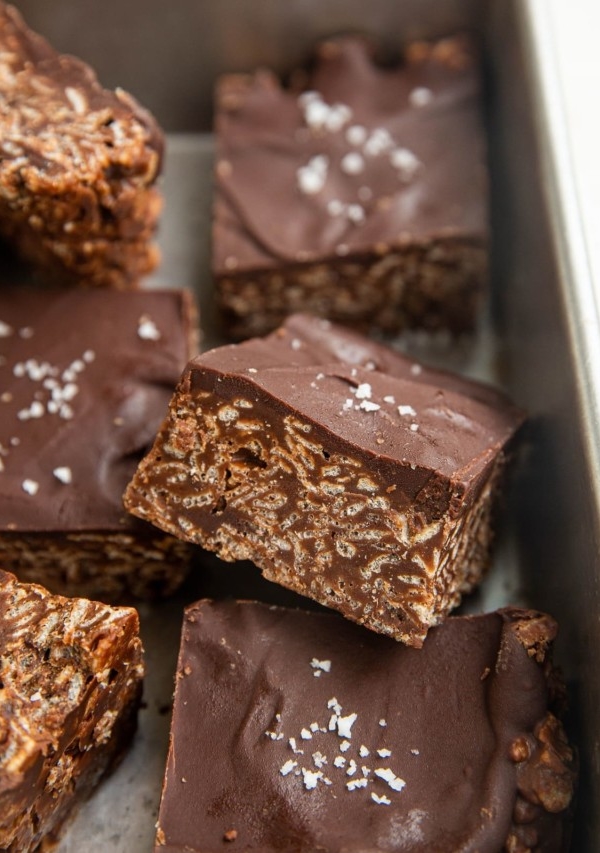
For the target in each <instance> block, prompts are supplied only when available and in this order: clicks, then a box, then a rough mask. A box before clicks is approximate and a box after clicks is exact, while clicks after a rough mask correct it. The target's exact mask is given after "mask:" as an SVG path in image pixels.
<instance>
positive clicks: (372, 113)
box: [214, 37, 487, 274]
mask: <svg viewBox="0 0 600 853" xmlns="http://www.w3.org/2000/svg"><path fill="white" fill-rule="evenodd" d="M462 49H463V59H464V62H462V63H461V64H459V65H458V66H457V67H454V68H452V67H448V65H446V64H445V63H444V62H442V61H439V60H438V59H437V58H436V57H435V56H429V57H427V59H426V60H425V61H419V60H416V59H413V60H412V61H411V60H410V59H409V61H408V62H407V63H406V64H403V65H402V66H401V67H398V68H395V69H391V70H390V69H384V68H381V67H378V66H377V65H376V64H374V62H373V52H372V50H371V48H370V45H369V44H368V42H366V41H365V40H364V39H361V38H350V37H347V38H340V39H338V40H335V41H332V42H327V43H326V44H325V45H322V46H321V49H320V50H319V51H318V53H317V62H316V65H315V67H314V69H313V71H312V73H311V74H310V75H309V76H308V79H307V80H306V84H305V86H304V87H303V88H304V90H305V91H313V92H317V93H319V95H320V96H321V98H322V100H323V101H324V102H325V104H327V105H328V106H329V107H331V106H333V105H336V104H341V105H344V106H349V107H350V108H351V113H352V114H351V117H348V118H347V119H346V120H345V121H343V123H342V126H341V128H340V130H339V131H338V130H336V131H328V130H327V129H326V128H324V127H322V126H320V125H318V124H317V122H318V116H317V120H316V121H313V123H311V122H310V116H309V120H308V121H307V119H306V118H305V109H304V107H303V103H302V92H300V91H298V90H295V89H291V90H287V89H284V88H283V87H282V86H281V85H280V83H279V82H278V81H277V79H276V78H275V77H274V76H273V75H271V74H270V73H268V72H265V71H262V72H258V73H257V74H256V75H254V77H252V78H242V79H240V78H235V77H234V78H225V81H224V83H223V85H222V88H221V90H220V93H219V95H220V97H219V98H218V104H217V106H218V107H220V110H219V111H218V120H217V128H216V129H217V139H218V152H217V155H218V161H217V167H216V178H217V207H216V218H217V223H218V224H217V230H216V237H215V254H214V270H215V272H216V273H217V274H219V273H223V272H227V271H231V269H232V265H231V261H230V262H229V263H227V258H231V257H233V258H235V259H236V260H237V266H236V267H235V268H236V269H247V268H249V267H254V266H261V267H262V266H273V265H275V264H278V263H280V262H282V261H283V262H285V263H297V262H298V261H307V260H309V259H313V258H315V257H317V258H322V257H328V256H331V255H334V256H335V250H336V247H338V246H339V245H340V244H344V245H345V246H347V248H348V253H349V254H350V253H358V254H360V253H363V252H369V251H371V250H372V248H373V246H374V245H375V244H377V243H379V242H383V243H385V244H388V245H389V246H393V245H397V244H399V243H401V242H404V243H406V242H407V241H408V240H414V241H421V240H430V239H431V238H433V237H436V236H438V235H439V234H440V233H441V232H443V233H445V234H452V235H454V236H459V235H461V236H463V235H468V236H469V237H471V238H474V239H484V238H485V237H486V235H487V208H486V195H485V191H484V187H485V174H486V171H485V146H484V142H483V132H482V126H481V118H480V114H479V100H480V97H481V92H480V80H479V75H478V71H477V64H476V61H475V59H474V57H473V55H472V54H471V53H470V47H469V46H468V44H467V43H466V42H465V43H463V45H462ZM236 79H237V82H238V87H237V89H236V86H235V83H236ZM228 80H231V82H230V83H228ZM242 81H243V82H242ZM415 89H424V90H426V91H427V93H428V97H429V99H430V100H429V101H428V102H427V104H426V105H423V106H416V105H413V104H411V100H410V96H411V93H414V91H415ZM325 120H327V118H326V117H325ZM351 127H360V128H363V129H364V130H365V131H366V133H367V139H366V140H365V141H364V142H363V143H362V144H361V143H358V144H352V142H351V141H349V140H348V138H347V136H348V131H349V128H351ZM377 130H379V131H380V130H385V131H386V132H387V133H388V134H389V135H390V136H391V138H392V143H391V144H390V145H389V146H386V147H385V148H384V152H382V153H381V154H375V153H373V154H369V153H368V151H369V150H370V149H369V146H368V139H369V134H372V132H373V131H377ZM302 131H304V132H302ZM350 136H351V135H350ZM351 138H352V136H351ZM382 145H384V146H385V145H386V143H385V140H384V142H383V143H382ZM365 146H366V152H365V151H364V150H363V149H364V147H365ZM371 148H372V150H376V149H377V146H376V145H372V146H371ZM398 149H400V150H408V151H410V152H411V153H412V154H413V155H414V156H415V157H416V158H417V160H418V161H419V163H420V166H415V169H416V171H415V174H414V175H413V176H412V177H411V178H409V177H408V175H407V174H403V173H402V170H401V169H398V168H395V167H394V166H393V165H392V162H391V161H390V156H389V152H390V151H394V150H398ZM348 154H357V155H359V156H360V158H361V160H362V168H361V169H360V171H359V172H358V173H357V174H352V173H348V171H344V166H343V164H342V161H343V158H344V157H345V156H346V155H348ZM317 156H327V157H328V158H329V169H330V173H328V178H327V180H326V181H325V185H324V187H323V189H322V191H320V192H315V193H309V192H302V190H301V189H300V188H299V184H298V176H297V170H298V169H300V168H302V167H304V166H305V165H306V164H307V163H308V162H309V161H310V159H311V158H312V157H317ZM346 162H347V161H346ZM219 163H220V166H219ZM225 164H227V165H225ZM348 165H350V164H348ZM357 166H360V162H359V161H357ZM346 169H348V166H346ZM361 187H367V188H368V189H369V190H370V191H371V194H372V195H371V197H370V198H369V199H368V200H365V201H364V202H361V195H364V194H361V193H359V190H360V188H361ZM336 200H337V201H341V202H342V203H345V204H358V205H359V206H361V208H362V209H363V213H364V217H365V218H364V222H363V221H361V222H359V223H353V222H352V221H351V220H349V219H348V218H346V217H345V216H342V215H337V216H336V215H332V214H331V213H328V210H327V205H328V204H329V203H330V202H332V201H336ZM383 200H385V202H386V203H385V204H383ZM292 210H293V215H291V211H292ZM225 211H226V212H227V213H228V214H230V215H231V216H232V217H233V216H234V215H235V219H234V222H235V226H236V227H233V225H232V226H231V227H227V222H226V221H222V219H223V220H225Z"/></svg>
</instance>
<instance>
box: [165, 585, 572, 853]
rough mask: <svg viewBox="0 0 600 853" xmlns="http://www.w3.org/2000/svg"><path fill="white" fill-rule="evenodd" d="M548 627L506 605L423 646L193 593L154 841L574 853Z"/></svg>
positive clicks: (168, 845) (318, 617) (213, 846)
mask: <svg viewBox="0 0 600 853" xmlns="http://www.w3.org/2000/svg"><path fill="white" fill-rule="evenodd" d="M522 628H525V635H526V636H527V635H528V636H529V638H530V642H529V643H527V642H524V640H523V636H522V633H521V629H522ZM555 631H556V626H555V624H554V622H553V621H552V620H551V619H550V618H549V617H547V616H544V615H543V614H539V613H535V612H533V611H524V610H514V609H513V610H511V609H506V610H502V611H499V612H497V613H493V614H489V615H486V616H478V617H466V618H450V619H448V620H447V621H446V622H445V624H444V625H443V626H441V627H439V628H436V629H434V630H433V631H432V632H431V634H430V635H429V637H428V638H427V641H426V642H425V644H424V646H423V648H422V649H421V650H420V651H416V650H413V649H407V648H405V647H402V646H400V645H398V644H396V643H394V642H392V641H390V640H388V639H386V638H384V637H377V636H376V635H374V634H371V633H370V632H366V631H364V630H362V629H360V628H358V627H356V626H353V625H351V624H350V623H349V622H347V621H345V620H342V619H340V618H339V617H337V616H330V615H328V614H315V613H308V612H303V611H294V610H285V609H283V608H277V607H267V606H265V605H260V604H253V603H235V602H220V603H211V602H208V601H204V602H199V603H198V604H196V605H193V606H191V607H190V608H188V610H187V611H186V617H185V621H184V626H183V636H182V645H181V651H180V656H179V664H178V675H177V687H176V696H175V707H174V712H173V721H172V729H171V747H170V752H169V758H168V764H167V771H166V776H165V783H164V789H163V796H162V802H161V807H160V815H159V822H158V832H157V846H156V850H157V851H169V850H172V851H182V850H188V851H201V853H213V851H217V850H223V849H239V850H257V851H258V850H260V851H263V853H267V851H275V850H277V851H283V850H285V851H296V853H298V851H311V852H312V851H315V850H321V851H324V853H325V851H327V853H341V851H346V853H350V851H356V853H358V851H361V853H363V851H365V850H369V851H407V852H408V851H411V853H418V851H423V853H424V851H427V853H431V851H440V852H441V851H444V853H445V851H451V850H461V851H467V850H468V851H477V853H499V851H501V850H511V851H514V850H530V851H533V850H535V851H542V850H543V851H546V853H550V851H560V850H564V849H566V846H565V845H566V829H565V827H564V823H563V821H564V817H565V810H567V809H568V806H569V803H570V799H571V795H572V788H573V779H574V772H573V762H572V753H571V751H570V750H569V748H568V746H567V744H566V741H565V739H564V734H563V733H562V728H561V725H560V723H559V721H558V720H557V719H556V718H555V717H554V716H553V715H552V713H551V709H550V705H551V699H552V696H551V695H549V693H550V690H549V684H550V665H549V663H548V657H547V655H548V647H549V645H550V644H551V642H552V639H553V638H554V635H555ZM532 635H535V641H534V643H533V645H531V637H532ZM536 649H537V650H538V653H537V656H536V654H535V650H536ZM549 700H550V701H549ZM525 778H528V779H535V780H536V781H535V782H534V783H533V785H531V786H529V785H524V784H523V780H524V779H525ZM550 792H553V794H554V795H555V797H556V799H555V800H554V805H553V806H550V807H549V805H548V804H549V803H550V799H551V797H550ZM524 839H528V843H526V844H524V843H523V842H524Z"/></svg>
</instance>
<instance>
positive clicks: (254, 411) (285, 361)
mask: <svg viewBox="0 0 600 853" xmlns="http://www.w3.org/2000/svg"><path fill="white" fill-rule="evenodd" d="M521 421H522V413H521V412H520V411H518V410H517V409H516V408H515V407H513V406H512V405H511V404H510V403H509V402H508V401H507V400H506V398H505V397H503V396H502V395H501V394H499V393H498V392H496V391H493V390H492V389H490V388H488V387H487V386H483V385H479V384H478V383H474V382H470V381H469V380H465V379H462V378H460V377H457V376H452V375H450V374H446V373H442V372H440V371H432V370H429V369H428V368H425V367H423V366H422V365H419V364H415V363H414V362H413V361H412V360H410V359H408V358H406V357H404V356H402V355H400V354H399V353H395V352H394V351H393V350H390V349H387V348H385V347H382V346H380V345H378V344H375V343H372V342H370V341H369V340H367V339H366V338H363V337H362V336H360V335H357V334H355V333H353V332H349V331H347V330H344V329H342V328H338V327H336V326H333V325H332V324H330V323H328V322H327V321H323V320H318V319H316V318H311V317H307V316H296V317H292V318H290V319H289V320H288V321H287V322H286V324H285V325H284V326H283V327H282V328H281V329H280V330H279V331H277V332H275V333H273V334H272V335H271V336H269V337H268V338H266V339H263V340H261V339H257V340H252V341H247V342H246V343H243V344H239V345H233V346H229V347H221V348H219V349H215V350H212V351H211V352H208V353H204V354H202V355H200V356H198V357H197V358H196V359H194V360H193V361H191V362H190V364H189V365H188V367H187V369H186V371H185V373H184V375H183V377H182V381H181V383H180V385H179V387H178V390H177V393H176V395H175V397H174V399H173V401H172V403H171V408H170V415H169V417H168V418H167V420H166V422H165V424H164V426H163V428H162V430H161V432H160V433H159V435H158V437H157V440H156V442H155V445H154V448H153V450H152V451H151V453H150V454H149V455H148V457H147V458H146V459H145V460H144V461H143V462H142V463H141V465H140V467H139V469H138V471H137V473H136V476H135V477H134V479H133V481H132V483H131V485H130V486H129V488H128V490H127V493H126V497H125V502H126V506H127V507H128V508H129V509H130V510H131V511H132V512H134V513H135V514H136V515H139V516H140V517H141V518H144V519H146V520H149V521H151V522H152V523H154V524H156V525H157V526H159V527H160V528H162V529H163V530H166V531H168V532H170V533H172V534H174V535H179V536H180V537H182V538H184V539H186V540H188V541H192V542H196V543H198V544H201V545H203V546H204V547H206V548H209V549H211V550H214V551H216V552H217V553H218V554H219V556H221V557H222V558H223V559H226V560H234V559H251V560H253V561H254V562H255V563H256V564H257V565H258V566H259V567H260V568H261V570H262V571H263V573H264V574H265V576H266V577H267V578H269V579H270V580H275V581H277V582H279V583H282V584H283V585H284V586H287V587H289V588H291V589H294V590H295V591H297V592H300V593H302V594H304V595H308V596H310V597H312V598H315V599H316V600H317V601H319V602H320V603H322V604H326V605H328V606H332V607H335V608H337V609H339V610H340V611H341V612H342V613H343V614H344V615H346V616H347V617H348V618H350V619H354V620H356V621H359V622H361V623H363V624H366V625H368V626H369V627H371V628H373V629H374V630H376V631H381V632H384V633H388V634H391V635H392V636H394V637H396V638H397V639H400V640H402V641H403V642H407V643H410V644H415V645H418V644H420V642H422V639H423V637H424V636H425V634H426V632H427V628H428V627H429V626H430V625H432V624H436V623H437V622H438V621H440V619H441V618H443V616H444V615H445V614H446V613H447V612H448V611H449V610H450V609H451V608H452V607H453V606H455V605H456V604H457V603H458V601H459V600H460V596H461V594H462V593H463V592H465V591H466V590H468V589H470V588H471V587H472V586H473V585H474V584H475V583H477V581H478V580H479V579H480V577H481V574H482V572H483V570H484V568H485V566H486V565H487V562H488V559H489V550H490V541H491V530H492V528H491V524H490V514H491V509H492V506H493V498H494V493H495V490H496V488H497V483H498V478H499V476H500V474H501V471H502V468H503V464H504V450H505V447H506V445H507V443H508V442H509V441H510V440H511V438H512V436H513V435H514V433H515V431H516V430H517V428H518V427H519V425H520V423H521Z"/></svg>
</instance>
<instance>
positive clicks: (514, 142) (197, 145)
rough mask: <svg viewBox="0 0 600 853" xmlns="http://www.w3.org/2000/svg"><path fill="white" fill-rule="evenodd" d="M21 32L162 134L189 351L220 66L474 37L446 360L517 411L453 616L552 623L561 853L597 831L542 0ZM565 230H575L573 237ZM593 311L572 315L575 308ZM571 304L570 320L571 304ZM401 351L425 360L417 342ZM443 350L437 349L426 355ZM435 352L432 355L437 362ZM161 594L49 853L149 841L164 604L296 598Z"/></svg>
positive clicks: (588, 334) (579, 417)
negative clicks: (487, 178)
mask: <svg viewBox="0 0 600 853" xmlns="http://www.w3.org/2000/svg"><path fill="white" fill-rule="evenodd" d="M17 5H18V6H19V8H20V9H21V10H22V12H23V13H24V15H25V16H26V19H27V20H28V21H29V23H30V24H31V25H32V26H33V27H34V28H36V29H37V30H39V31H40V32H43V33H44V34H45V35H47V36H48V38H50V39H51V40H52V42H53V43H54V44H55V45H56V46H57V47H58V48H60V49H61V50H64V51H67V52H72V53H75V54H77V55H80V56H82V57H83V58H85V59H86V60H88V61H89V62H90V63H91V64H92V65H94V67H95V68H96V69H97V70H98V73H99V76H100V79H101V80H102V81H103V82H104V83H105V85H108V86H115V85H120V86H123V87H125V88H127V89H129V90H130V91H131V92H132V93H134V94H135V95H136V96H137V97H138V98H139V100H140V101H141V102H142V103H143V104H144V105H145V106H147V107H149V108H150V109H152V110H153V112H154V113H155V115H156V116H157V118H158V119H159V121H160V122H161V124H162V125H163V127H164V128H165V129H166V130H167V131H168V133H169V138H168V154H167V160H166V173H165V178H164V191H165V196H166V206H165V211H164V217H163V224H162V228H161V232H160V242H161V246H162V251H163V264H162V266H161V268H160V270H159V271H158V273H157V274H156V275H155V276H154V277H153V279H152V280H151V282H150V283H151V284H152V285H158V284H160V285H172V286H181V285H185V286H188V287H190V288H192V289H194V290H195V292H196V294H197V296H198V298H199V301H200V304H201V310H202V318H203V328H204V333H205V338H204V340H205V345H212V344H214V343H216V342H217V340H218V339H217V337H216V333H215V326H214V322H213V317H214V309H213V306H212V301H211V295H212V294H211V282H210V276H209V273H208V263H207V261H208V244H209V218H210V192H211V178H210V170H211V160H212V142H211V138H210V125H211V92H212V85H213V82H214V79H215V77H216V75H217V74H218V73H220V72H222V71H243V70H249V69H252V68H254V67H256V66H257V65H261V64H263V65H269V66H271V67H273V68H275V69H277V70H281V71H285V70H288V69H290V68H291V67H292V66H293V65H294V64H296V63H297V62H299V61H302V60H303V58H304V56H305V55H306V52H307V50H308V49H309V48H310V47H311V46H312V44H313V43H314V41H315V40H316V39H318V38H319V37H322V36H326V35H330V34H332V33H335V32H340V31H348V30H360V31H366V32H369V33H371V34H373V35H375V36H377V37H379V38H381V39H382V41H383V43H384V45H386V46H387V47H389V48H390V49H392V50H393V49H394V48H395V47H398V45H400V44H401V43H402V42H404V41H406V40H408V39H411V38H414V37H431V36H438V35H443V34H448V33H452V32H455V31H456V30H461V29H465V28H467V29H469V30H474V31H475V32H477V33H479V34H480V35H481V37H482V40H483V44H484V48H485V57H486V73H487V78H488V79H487V83H488V93H489V98H488V106H489V110H488V112H489V126H490V157H491V164H492V169H493V171H492V175H493V178H492V219H493V234H494V246H493V287H492V295H491V299H490V311H489V317H488V319H487V320H486V321H485V322H484V323H483V324H482V329H481V330H480V333H479V335H478V337H477V340H476V342H475V344H473V343H471V344H469V345H467V346H466V347H465V346H463V347H459V348H458V349H455V350H452V353H453V358H454V363H455V365H456V366H458V367H459V368H460V369H462V370H464V371H466V372H469V373H471V374H474V375H477V376H480V377H483V378H487V379H489V380H491V381H493V382H496V383H497V384H501V385H504V386H505V387H506V388H507V389H508V390H509V391H510V393H511V394H512V395H513V397H514V398H515V399H516V401H517V402H519V403H521V404H522V405H524V406H525V407H526V408H527V409H528V410H529V412H530V413H531V425H530V430H529V434H528V440H527V443H526V447H525V448H523V454H522V458H521V467H520V471H519V474H518V477H517V480H516V483H515V487H514V488H513V490H512V494H511V496H510V498H509V502H508V507H507V516H508V521H507V525H506V529H505V531H504V535H503V537H502V542H501V547H500V550H499V552H498V555H497V558H496V563H495V566H494V568H493V571H492V573H491V574H490V575H489V578H488V579H487V581H486V583H485V584H484V587H483V589H482V591H481V592H480V593H477V594H475V595H474V596H473V597H472V598H471V600H470V601H469V602H468V603H467V605H466V606H467V607H468V608H470V609H472V610H477V609H487V608H491V607H495V606H499V605H502V604H504V603H507V602H509V601H511V602H517V603H527V604H530V605H531V606H534V607H538V608H540V609H545V610H547V611H548V612H550V613H552V614H553V615H554V616H555V617H557V619H558V620H559V623H560V626H561V633H560V638H559V641H558V644H557V656H558V659H559V662H560V663H561V665H562V668H563V670H564V673H565V675H566V678H567V681H568V683H569V688H570V697H571V705H572V709H573V713H572V722H571V729H572V732H571V734H572V736H573V737H574V739H575V740H576V742H577V744H578V747H579V750H580V757H581V768H582V779H581V785H580V793H579V808H578V815H577V819H576V834H575V839H574V842H573V849H574V850H577V851H580V853H592V851H596V850H597V849H598V843H599V842H598V839H600V809H598V808H596V804H597V803H598V802H600V784H599V783H600V719H599V717H600V713H599V710H598V709H599V708H600V667H599V666H598V651H597V650H598V649H599V648H600V601H599V596H600V589H599V578H598V574H599V573H598V570H597V564H598V553H600V547H599V542H600V529H599V528H600V524H599V519H600V463H599V462H598V458H597V457H598V455H599V453H600V435H599V434H598V433H599V430H600V426H599V425H600V417H599V416H598V413H599V412H600V406H599V405H598V396H597V395H598V394H599V393H600V381H598V382H597V384H594V375H593V374H594V371H595V370H597V369H598V366H599V365H600V361H594V353H595V351H596V350H597V349H598V347H599V346H600V343H599V342H600V335H599V334H598V313H597V311H596V308H595V304H594V303H593V291H592V290H591V280H590V272H589V268H588V267H587V266H586V264H585V245H584V244H583V243H582V241H583V240H584V237H585V230H582V229H581V228H579V227H578V224H580V223H579V222H578V216H579V209H578V206H577V203H576V200H577V196H576V186H575V184H574V177H573V174H572V167H571V159H570V147H569V146H570V142H569V139H568V138H567V136H566V134H565V132H564V119H563V112H564V103H563V102H562V100H561V98H562V95H561V91H560V86H559V85H558V83H559V82H560V81H559V78H558V72H557V63H556V55H555V53H556V38H557V37H558V36H557V32H556V27H555V22H556V19H555V17H553V15H552V9H553V7H556V6H557V5H558V4H557V0H552V2H550V0H549V2H544V0H403V2H402V3H399V2H397V0H371V2H370V3H369V4H365V3H364V2H361V0H287V2H286V3H282V2H276V1H275V0H219V2H216V0H179V2H178V3H177V4H167V3H164V2H162V0H145V2H141V0H129V2H127V3H123V2H119V0H104V2H102V3H98V2H93V0H78V2H74V0H53V2H52V3H39V2H37V0H21V2H17ZM582 235H583V236H582ZM590 304H591V305H592V308H593V311H592V313H590V309H589V305H590ZM586 312H587V313H586ZM408 345H409V346H410V347H412V348H413V350H417V351H419V350H423V352H421V353H420V354H421V355H424V356H425V357H427V358H431V359H432V360H435V357H436V347H438V346H439V347H441V348H442V349H443V350H444V353H443V358H444V361H445V362H446V363H447V362H448V354H449V352H450V350H448V349H447V347H448V343H447V341H446V342H444V341H442V342H437V343H434V344H433V345H431V344H430V343H426V344H424V343H423V341H422V340H421V339H420V338H419V336H414V337H412V338H411V339H410V340H409V341H408ZM444 348H445V349H444ZM437 354H438V355H439V353H437ZM199 563H201V565H199V567H198V570H197V571H196V572H195V573H194V576H193V578H192V579H191V580H190V582H189V583H188V584H187V586H186V588H185V589H184V590H183V591H182V592H181V594H180V595H178V596H177V597H176V598H174V599H172V600H170V601H168V602H165V603H164V604H163V605H160V606H155V607H149V606H147V605H144V606H142V607H141V608H140V612H141V615H142V622H143V635H144V642H145V646H146V650H147V670H148V678H147V685H146V698H145V707H144V708H143V710H142V711H141V714H140V729H139V733H138V736H137V739H136V742H135V744H134V748H133V750H132V751H131V752H130V754H129V755H128V757H127V758H126V759H125V761H124V762H123V764H122V765H121V766H120V768H119V769H118V771H117V772H116V773H115V774H114V775H113V776H112V777H111V779H110V780H108V781H107V782H106V783H105V784H104V785H103V786H102V787H101V789H100V790H99V791H98V792H97V793H96V794H95V795H94V797H93V798H92V799H91V800H90V802H89V803H88V804H87V805H86V806H85V807H84V808H83V809H82V810H81V811H80V812H79V813H78V816H77V818H76V819H75V821H74V822H73V823H72V825H71V827H70V829H69V831H68V832H67V833H66V834H65V836H64V838H63V841H62V843H61V845H60V848H59V851H60V853H75V851H77V853H80V851H86V853H101V851H102V853H105V851H107V850H110V851H114V853H121V852H122V853H125V851H127V853H142V851H149V850H151V849H152V844H153V839H154V823H155V820H156V814H157V807H158V801H159V797H160V788H161V782H162V773H163V767H164V760H165V756H166V749H167V740H168V728H169V712H170V701H171V694H172V689H173V673H174V666H175V660H176V654H177V647H178V641H179V629H180V619H181V612H182V608H183V606H184V604H185V603H187V602H189V601H191V600H193V599H195V598H198V597H200V596H202V595H211V594H222V592H223V579H225V580H226V582H227V591H228V593H229V594H234V595H238V596H240V597H252V596H259V597H261V598H263V599H266V600H269V601H281V600H288V601H291V600H295V599H293V596H292V595H291V594H289V595H288V594H287V593H285V592H282V591H280V590H278V589H277V588H276V587H274V586H273V585H270V584H268V583H267V582H264V581H262V580H261V579H260V577H259V575H258V572H257V570H255V569H253V568H252V567H250V566H247V565H239V566H233V567H232V566H229V565H228V566H225V567H223V568H220V567H219V565H218V561H216V560H215V559H214V558H212V557H210V556H205V555H200V556H199Z"/></svg>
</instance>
